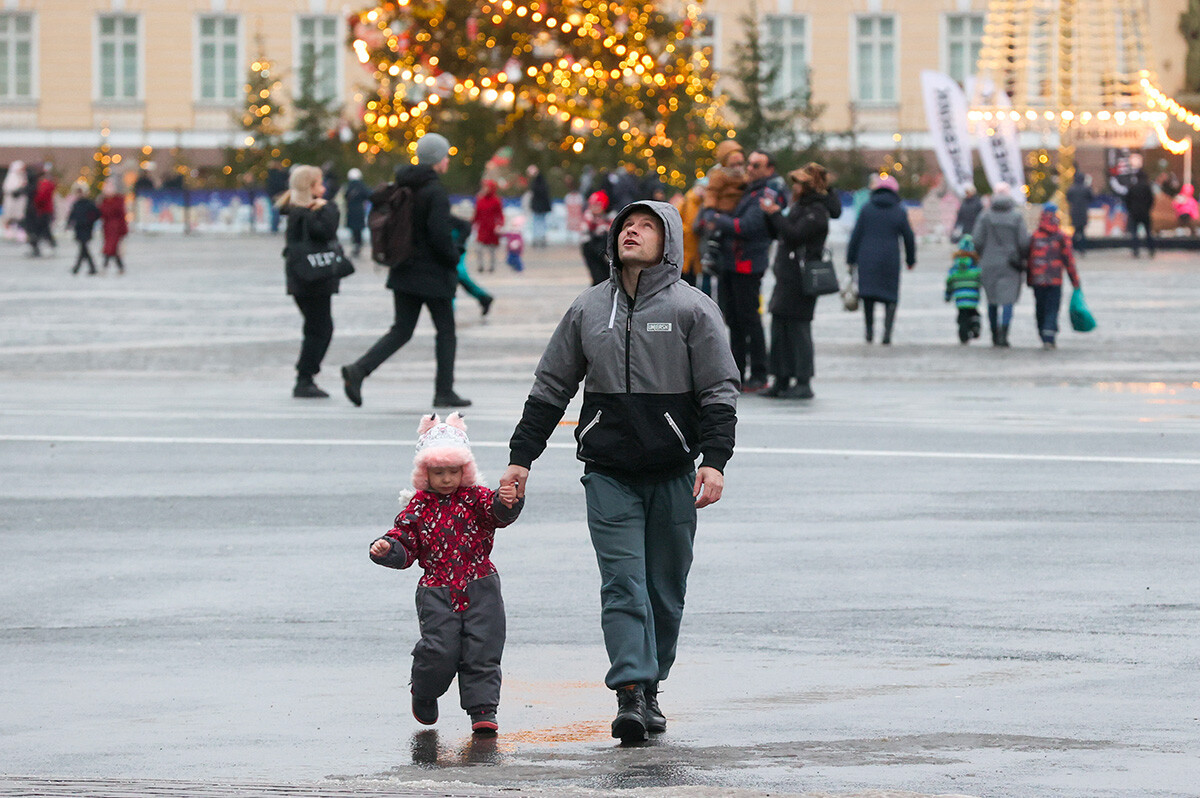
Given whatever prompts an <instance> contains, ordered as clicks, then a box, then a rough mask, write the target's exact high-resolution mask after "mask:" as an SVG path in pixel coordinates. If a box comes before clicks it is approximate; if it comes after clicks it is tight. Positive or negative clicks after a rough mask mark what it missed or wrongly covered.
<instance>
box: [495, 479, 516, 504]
mask: <svg viewBox="0 0 1200 798" xmlns="http://www.w3.org/2000/svg"><path fill="white" fill-rule="evenodd" d="M496 492H497V493H498V494H500V501H502V502H504V506H505V507H512V506H513V505H514V504H516V503H517V483H515V482H510V483H508V484H507V485H501V486H500V490H498V491H496Z"/></svg>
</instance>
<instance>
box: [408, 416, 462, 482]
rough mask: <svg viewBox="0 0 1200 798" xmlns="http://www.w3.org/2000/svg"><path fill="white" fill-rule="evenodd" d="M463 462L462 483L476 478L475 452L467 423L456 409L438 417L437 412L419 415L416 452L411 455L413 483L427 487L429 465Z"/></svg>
mask: <svg viewBox="0 0 1200 798" xmlns="http://www.w3.org/2000/svg"><path fill="white" fill-rule="evenodd" d="M439 466H462V470H463V473H462V486H463V487H466V486H468V485H474V484H476V483H477V482H478V481H479V473H478V471H477V469H476V468H475V455H473V454H472V453H471V441H470V440H469V439H468V438H467V425H466V423H465V422H464V421H463V417H462V416H461V415H459V414H458V413H451V414H450V415H449V416H447V417H446V420H445V421H440V420H439V419H438V417H437V414H436V413H432V414H430V415H428V416H425V417H424V418H422V419H421V424H420V425H419V426H418V427H417V454H416V457H414V458H413V474H412V484H413V487H414V488H416V489H417V490H429V469H430V468H436V467H439Z"/></svg>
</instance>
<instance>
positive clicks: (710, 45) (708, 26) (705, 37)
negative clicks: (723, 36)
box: [692, 14, 721, 69]
mask: <svg viewBox="0 0 1200 798" xmlns="http://www.w3.org/2000/svg"><path fill="white" fill-rule="evenodd" d="M720 30H721V25H720V20H719V19H718V18H717V17H716V15H714V14H701V15H700V16H699V17H697V18H696V25H695V27H693V28H692V48H693V49H694V51H695V52H696V53H697V54H703V55H704V57H705V58H707V59H708V65H709V66H710V67H712V68H713V69H717V68H719V67H720V58H721V50H720V46H719V42H720Z"/></svg>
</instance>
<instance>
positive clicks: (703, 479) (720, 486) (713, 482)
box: [692, 466, 725, 508]
mask: <svg viewBox="0 0 1200 798" xmlns="http://www.w3.org/2000/svg"><path fill="white" fill-rule="evenodd" d="M724 489H725V475H724V474H722V473H721V472H720V471H718V470H717V469H715V468H713V467H712V466H700V468H699V469H698V470H697V471H696V484H695V485H694V486H692V496H694V497H696V507H697V508H700V507H707V506H708V505H710V504H715V503H716V502H719V501H720V500H721V491H723V490H724Z"/></svg>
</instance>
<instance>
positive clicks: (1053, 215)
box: [1038, 211, 1059, 233]
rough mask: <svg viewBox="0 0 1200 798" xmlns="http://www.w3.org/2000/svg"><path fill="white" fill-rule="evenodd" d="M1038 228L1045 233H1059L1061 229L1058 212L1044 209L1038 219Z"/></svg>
mask: <svg viewBox="0 0 1200 798" xmlns="http://www.w3.org/2000/svg"><path fill="white" fill-rule="evenodd" d="M1038 230H1041V231H1042V232H1043V233H1057V232H1058V231H1059V224H1058V213H1057V212H1056V211H1042V216H1041V218H1040V219H1038Z"/></svg>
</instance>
